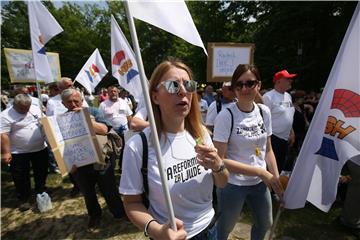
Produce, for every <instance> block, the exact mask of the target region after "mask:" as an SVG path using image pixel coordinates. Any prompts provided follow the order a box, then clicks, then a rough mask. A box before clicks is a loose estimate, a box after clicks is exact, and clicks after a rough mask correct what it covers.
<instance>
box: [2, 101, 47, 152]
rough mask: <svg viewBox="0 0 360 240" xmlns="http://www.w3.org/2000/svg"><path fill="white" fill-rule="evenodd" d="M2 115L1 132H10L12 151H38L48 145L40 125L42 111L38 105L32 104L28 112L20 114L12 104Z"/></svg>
mask: <svg viewBox="0 0 360 240" xmlns="http://www.w3.org/2000/svg"><path fill="white" fill-rule="evenodd" d="M0 116H1V123H0V126H1V128H0V129H1V130H0V132H1V133H8V134H9V137H10V151H11V153H30V152H38V151H40V150H43V149H44V148H45V147H46V145H45V139H44V135H43V133H42V131H41V128H40V127H39V126H40V125H39V119H40V117H41V112H40V109H39V108H38V107H36V106H35V105H31V106H30V110H29V112H28V113H27V114H20V113H18V112H17V111H15V109H14V107H13V106H11V107H10V108H7V109H5V110H4V111H2V112H1V115H0Z"/></svg>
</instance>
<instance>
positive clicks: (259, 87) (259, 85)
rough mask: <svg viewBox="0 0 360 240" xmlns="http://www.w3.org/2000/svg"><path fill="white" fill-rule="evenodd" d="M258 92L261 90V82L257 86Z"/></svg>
mask: <svg viewBox="0 0 360 240" xmlns="http://www.w3.org/2000/svg"><path fill="white" fill-rule="evenodd" d="M257 88H258V91H260V89H261V81H259V83H258V85H257Z"/></svg>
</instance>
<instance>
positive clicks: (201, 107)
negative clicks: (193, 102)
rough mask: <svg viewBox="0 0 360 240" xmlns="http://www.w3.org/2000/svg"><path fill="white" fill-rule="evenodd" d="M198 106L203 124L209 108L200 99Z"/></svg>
mask: <svg viewBox="0 0 360 240" xmlns="http://www.w3.org/2000/svg"><path fill="white" fill-rule="evenodd" d="M199 105H200V112H201V117H202V122H203V123H205V120H206V113H207V110H208V108H209V106H208V104H207V101H205V100H204V99H202V98H201V99H200V101H199Z"/></svg>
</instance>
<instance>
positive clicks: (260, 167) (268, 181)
mask: <svg viewBox="0 0 360 240" xmlns="http://www.w3.org/2000/svg"><path fill="white" fill-rule="evenodd" d="M260 86H261V80H260V75H259V72H258V70H257V68H256V67H255V66H252V65H242V64H241V65H239V66H238V67H237V68H236V70H235V71H234V73H233V76H232V80H231V88H232V90H233V91H235V94H236V97H237V98H238V102H237V103H236V104H234V105H232V106H230V107H228V109H224V110H222V111H221V112H220V113H219V115H218V117H217V118H216V119H215V124H214V136H213V141H214V145H215V147H216V148H217V149H218V154H219V155H220V156H221V157H222V158H223V161H224V162H225V166H226V168H227V169H228V170H229V172H230V176H229V183H228V184H227V185H226V187H225V188H223V189H219V190H218V198H219V201H220V212H221V215H220V218H219V222H218V224H217V234H218V239H220V240H223V239H227V238H228V235H229V233H230V232H231V231H232V229H233V227H234V225H235V223H236V221H237V219H238V217H239V215H240V213H241V210H242V207H243V204H244V202H246V203H247V204H248V206H249V207H250V210H251V212H252V216H253V218H252V219H253V226H252V229H251V239H264V237H265V234H266V231H267V230H268V229H269V228H270V226H271V224H272V205H271V196H270V191H269V189H268V187H269V188H271V189H273V190H274V192H275V193H276V194H277V195H278V196H279V197H282V194H283V188H282V186H281V183H280V181H279V174H278V170H277V166H276V160H275V157H274V153H273V151H272V148H271V141H270V135H271V133H272V130H271V117H270V110H269V109H268V108H267V107H266V106H265V105H262V104H256V103H255V97H256V95H257V94H258V93H259V90H260ZM231 123H233V124H231Z"/></svg>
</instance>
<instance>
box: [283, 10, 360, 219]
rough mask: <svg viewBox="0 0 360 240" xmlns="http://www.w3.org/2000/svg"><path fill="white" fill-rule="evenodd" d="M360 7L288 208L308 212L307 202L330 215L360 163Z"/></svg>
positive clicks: (302, 157) (291, 187)
mask: <svg viewBox="0 0 360 240" xmlns="http://www.w3.org/2000/svg"><path fill="white" fill-rule="evenodd" d="M359 9H360V5H359V4H358V6H357V7H356V9H355V12H354V15H353V17H352V20H351V22H350V24H349V27H348V29H347V32H346V34H345V37H344V39H343V42H342V44H341V47H340V50H339V52H338V55H337V57H336V59H335V63H334V65H333V68H332V70H331V72H330V75H329V78H328V80H327V83H326V85H325V88H324V91H323V93H322V96H321V98H320V101H319V104H318V107H317V109H316V112H315V115H314V117H313V120H312V122H311V125H310V128H309V130H308V133H307V135H306V137H305V140H304V143H303V146H302V148H301V150H300V153H299V156H298V159H297V162H296V165H295V167H294V170H293V172H292V174H291V177H290V180H289V183H288V186H287V189H286V191H285V195H284V202H285V208H288V209H296V208H302V207H304V206H305V202H306V200H307V201H309V202H311V203H312V204H313V205H315V206H316V207H317V208H319V209H321V210H322V211H325V212H327V211H329V209H330V208H331V205H332V203H333V202H334V201H335V198H336V193H337V185H338V181H339V175H340V172H341V169H342V167H343V165H344V164H345V162H346V161H348V160H349V159H352V160H353V161H356V159H359V158H357V157H356V156H358V155H360V144H359V139H360V71H359V66H360V61H359V59H360V54H359V53H360V47H359V46H360V17H359ZM358 164H360V163H359V162H358Z"/></svg>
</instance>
